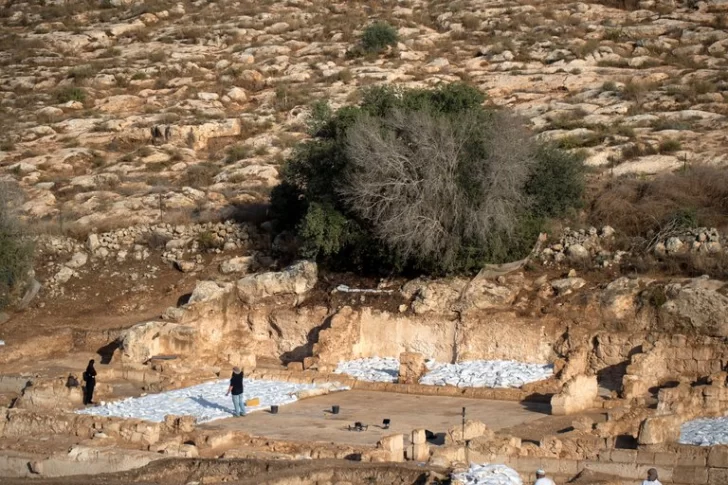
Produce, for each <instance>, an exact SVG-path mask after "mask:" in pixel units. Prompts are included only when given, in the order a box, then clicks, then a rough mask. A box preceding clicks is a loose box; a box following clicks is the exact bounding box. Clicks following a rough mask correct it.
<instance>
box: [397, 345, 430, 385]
mask: <svg viewBox="0 0 728 485" xmlns="http://www.w3.org/2000/svg"><path fill="white" fill-rule="evenodd" d="M426 372H427V367H425V358H424V356H423V355H422V354H419V353H417V352H402V353H401V354H399V383H400V384H417V383H418V382H420V378H421V377H422V376H423V375H424V374H425V373H426Z"/></svg>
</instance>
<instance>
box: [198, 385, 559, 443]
mask: <svg viewBox="0 0 728 485" xmlns="http://www.w3.org/2000/svg"><path fill="white" fill-rule="evenodd" d="M333 405H339V406H340V412H339V414H338V415H334V414H331V412H330V411H331V406H333ZM463 407H465V408H466V413H467V416H466V417H467V419H477V420H480V421H482V422H484V423H485V424H486V425H487V426H488V427H490V428H491V429H494V430H499V429H502V428H509V427H513V426H516V425H519V424H523V423H526V422H529V421H534V420H538V419H541V418H544V417H546V414H545V413H546V412H547V411H548V405H539V404H529V405H528V409H527V408H526V407H525V406H524V405H523V404H520V403H516V402H509V401H487V400H483V399H466V398H457V397H440V396H416V395H410V394H396V393H384V392H371V391H345V392H337V393H333V394H329V395H326V396H320V397H315V398H310V399H304V400H302V401H299V402H296V403H293V404H290V405H288V406H281V407H280V408H279V411H278V414H270V413H269V412H268V411H259V412H255V413H250V414H248V416H246V417H244V418H232V417H231V418H230V419H220V420H216V421H213V422H211V423H208V424H205V425H202V427H204V428H214V429H240V430H244V431H246V432H248V433H251V434H253V435H256V436H265V437H269V438H275V439H283V440H289V441H323V442H334V443H346V444H352V445H372V444H375V443H376V442H377V441H378V440H379V438H380V437H382V436H386V435H390V434H395V433H403V434H404V435H405V436H408V435H409V433H410V432H411V431H412V430H413V429H415V428H426V429H428V430H431V431H432V432H434V433H444V432H445V431H447V429H448V428H450V427H452V426H454V425H457V424H460V423H461V419H462V418H461V413H462V408H463ZM384 418H389V419H390V420H391V425H390V428H389V429H388V430H385V429H382V428H381V425H382V420H383V419H384ZM355 421H361V422H362V423H364V424H368V425H369V429H368V430H367V431H362V432H355V431H348V430H347V425H349V424H354V422H355Z"/></svg>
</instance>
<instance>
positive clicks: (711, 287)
mask: <svg viewBox="0 0 728 485" xmlns="http://www.w3.org/2000/svg"><path fill="white" fill-rule="evenodd" d="M723 286H724V283H723V282H721V281H716V280H709V279H705V278H696V279H694V280H691V281H690V282H689V283H687V284H684V285H681V284H679V283H674V284H670V285H667V286H666V287H665V293H666V296H667V298H668V301H667V302H665V303H664V304H663V305H661V306H660V308H659V314H660V317H661V324H662V327H664V328H665V329H667V328H669V329H670V331H673V332H686V333H698V334H702V335H710V336H713V337H728V320H726V318H725V316H726V315H728V297H727V296H725V295H724V294H722V293H720V292H719V291H718V290H719V289H721V288H722V287H723Z"/></svg>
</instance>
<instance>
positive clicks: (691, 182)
mask: <svg viewBox="0 0 728 485" xmlns="http://www.w3.org/2000/svg"><path fill="white" fill-rule="evenodd" d="M687 217H689V219H690V225H692V226H693V227H695V226H706V227H725V226H726V225H728V170H726V169H724V168H719V167H712V166H696V167H687V168H686V169H684V170H680V171H677V172H675V173H669V174H662V175H658V176H657V177H655V178H654V179H652V180H641V179H639V178H636V177H621V178H618V179H615V180H613V181H612V182H610V183H609V184H608V185H607V186H606V187H605V188H604V190H602V191H601V192H600V193H599V194H598V195H597V196H596V198H595V199H594V201H593V202H592V204H591V208H590V221H591V222H592V223H596V224H602V225H603V224H609V225H611V226H612V227H614V228H615V229H617V230H618V231H621V232H623V233H624V234H626V235H629V236H644V235H646V234H647V233H648V231H650V230H652V231H660V230H661V228H663V227H665V226H666V225H668V224H671V223H672V222H673V221H675V220H677V219H680V220H684V219H685V218H687Z"/></svg>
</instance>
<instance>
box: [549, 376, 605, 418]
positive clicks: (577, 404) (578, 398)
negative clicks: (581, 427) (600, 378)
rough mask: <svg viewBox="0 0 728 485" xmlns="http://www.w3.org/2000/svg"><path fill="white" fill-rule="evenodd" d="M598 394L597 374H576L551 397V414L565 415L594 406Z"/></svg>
mask: <svg viewBox="0 0 728 485" xmlns="http://www.w3.org/2000/svg"><path fill="white" fill-rule="evenodd" d="M598 394H599V386H598V385H597V378H596V376H585V375H579V376H576V377H574V378H573V379H571V380H570V381H568V382H567V383H566V384H565V385H564V388H563V389H562V390H561V392H560V393H558V394H556V395H554V396H553V397H552V398H551V414H553V415H555V416H564V415H569V414H575V413H578V412H581V411H584V410H586V409H590V408H592V407H594V401H595V400H596V398H597V396H598Z"/></svg>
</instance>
